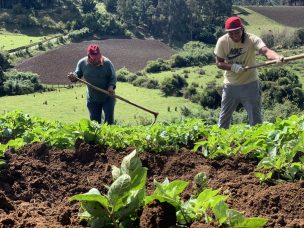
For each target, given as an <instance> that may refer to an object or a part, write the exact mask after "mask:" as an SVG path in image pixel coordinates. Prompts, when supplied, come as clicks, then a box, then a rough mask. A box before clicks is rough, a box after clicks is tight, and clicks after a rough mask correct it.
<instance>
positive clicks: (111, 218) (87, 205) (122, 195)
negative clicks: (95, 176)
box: [70, 151, 147, 227]
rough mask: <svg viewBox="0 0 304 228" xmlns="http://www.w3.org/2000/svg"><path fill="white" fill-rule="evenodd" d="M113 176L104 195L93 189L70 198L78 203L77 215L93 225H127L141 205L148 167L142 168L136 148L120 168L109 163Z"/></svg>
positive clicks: (125, 158) (128, 225) (130, 222)
mask: <svg viewBox="0 0 304 228" xmlns="http://www.w3.org/2000/svg"><path fill="white" fill-rule="evenodd" d="M112 177H113V183H112V184H111V185H110V186H108V187H107V188H108V193H107V194H106V195H101V194H100V192H99V191H98V190H97V189H94V188H93V189H91V190H90V191H89V192H87V193H85V194H79V195H75V196H73V197H71V198H70V201H73V200H78V201H80V202H81V212H80V217H82V218H85V219H87V220H88V221H89V224H91V226H92V227H105V226H114V227H130V225H131V224H132V223H133V222H134V220H135V219H134V218H136V212H137V210H138V209H139V208H140V207H141V206H142V205H143V199H144V196H145V183H146V177H147V169H146V168H144V167H142V163H141V161H140V159H139V158H138V156H137V152H136V151H133V152H132V153H131V154H129V155H128V156H126V157H124V159H123V161H122V163H121V167H120V168H118V167H116V166H112ZM134 214H135V215H134Z"/></svg>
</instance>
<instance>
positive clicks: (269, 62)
mask: <svg viewBox="0 0 304 228" xmlns="http://www.w3.org/2000/svg"><path fill="white" fill-rule="evenodd" d="M302 58H304V54H299V55H293V56H289V57H285V58H284V62H289V61H293V60H297V59H302ZM276 62H277V60H270V61H266V62H265V63H260V64H257V65H253V66H246V67H244V69H245V70H248V69H253V68H258V67H263V66H268V65H271V64H275V63H276Z"/></svg>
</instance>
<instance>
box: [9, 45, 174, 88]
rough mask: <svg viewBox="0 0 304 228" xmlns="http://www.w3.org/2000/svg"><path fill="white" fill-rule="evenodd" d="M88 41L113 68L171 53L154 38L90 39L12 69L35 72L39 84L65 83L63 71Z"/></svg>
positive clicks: (139, 67)
mask: <svg viewBox="0 0 304 228" xmlns="http://www.w3.org/2000/svg"><path fill="white" fill-rule="evenodd" d="M91 43H97V44H99V45H100V47H101V52H102V54H103V55H104V56H106V57H108V58H109V59H110V60H111V61H112V63H113V64H114V67H115V68H116V69H120V68H122V67H126V68H128V70H129V71H131V72H137V71H139V70H142V69H143V68H144V67H145V66H146V65H147V62H148V61H149V60H155V59H157V58H162V59H168V58H170V56H171V55H172V54H174V53H175V51H174V50H172V49H171V48H170V47H168V46H167V45H165V44H164V43H162V42H160V41H157V40H140V39H106V40H92V41H85V42H81V43H71V44H68V45H64V46H61V47H59V48H56V49H53V50H50V51H48V52H46V53H44V54H41V55H39V56H35V57H33V58H30V59H27V60H25V61H23V62H21V63H19V64H16V66H15V68H16V69H17V70H19V71H31V72H34V73H37V74H39V75H40V81H41V82H42V83H46V84H68V83H70V82H69V80H67V78H66V75H67V73H68V72H71V71H74V70H75V67H76V64H77V62H78V60H79V59H80V58H82V57H84V56H86V50H87V47H88V45H89V44H91Z"/></svg>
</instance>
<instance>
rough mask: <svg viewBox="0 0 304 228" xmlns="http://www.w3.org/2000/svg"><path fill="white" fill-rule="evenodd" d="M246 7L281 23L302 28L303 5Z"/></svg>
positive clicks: (303, 26) (303, 17) (303, 20)
mask: <svg viewBox="0 0 304 228" xmlns="http://www.w3.org/2000/svg"><path fill="white" fill-rule="evenodd" d="M248 8H249V9H251V10H254V11H256V12H258V13H260V14H262V15H264V16H266V17H269V18H271V19H272V20H275V21H276V22H279V23H282V24H283V25H286V26H290V27H302V28H304V6H250V7H248Z"/></svg>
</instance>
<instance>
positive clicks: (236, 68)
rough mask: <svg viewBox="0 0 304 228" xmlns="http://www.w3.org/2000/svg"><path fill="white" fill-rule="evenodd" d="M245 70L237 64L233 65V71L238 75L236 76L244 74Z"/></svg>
mask: <svg viewBox="0 0 304 228" xmlns="http://www.w3.org/2000/svg"><path fill="white" fill-rule="evenodd" d="M244 70H245V69H244V68H243V66H242V65H240V64H235V63H234V64H232V65H231V71H232V72H234V73H236V74H239V73H242V72H243V71H244Z"/></svg>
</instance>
